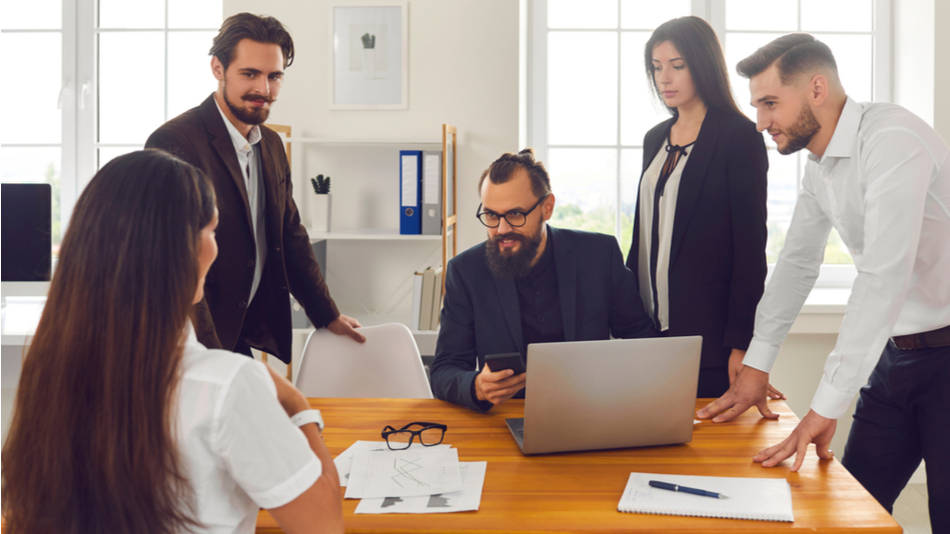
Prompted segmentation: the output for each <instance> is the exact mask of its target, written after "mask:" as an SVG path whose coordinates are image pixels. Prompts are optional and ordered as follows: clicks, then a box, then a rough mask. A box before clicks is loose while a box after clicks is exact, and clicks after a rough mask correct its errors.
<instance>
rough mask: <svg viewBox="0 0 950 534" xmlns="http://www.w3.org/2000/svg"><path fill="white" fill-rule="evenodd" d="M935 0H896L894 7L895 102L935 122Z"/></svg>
mask: <svg viewBox="0 0 950 534" xmlns="http://www.w3.org/2000/svg"><path fill="white" fill-rule="evenodd" d="M933 16H934V0H897V1H896V2H894V6H893V29H894V33H893V38H894V55H893V58H894V65H893V72H894V78H893V80H894V87H893V90H894V102H895V103H897V104H900V105H902V106H904V107H905V108H907V109H908V110H910V111H911V112H913V113H914V114H916V115H917V116H919V117H920V118H922V119H924V120H925V121H927V123H928V124H930V125H933V124H934V100H935V98H934V65H936V63H934V61H935V59H934V58H935V55H936V54H935V50H934V30H935V27H934V25H932V24H921V21H926V20H931V19H932V18H933Z"/></svg>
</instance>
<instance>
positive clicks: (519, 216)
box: [475, 195, 548, 228]
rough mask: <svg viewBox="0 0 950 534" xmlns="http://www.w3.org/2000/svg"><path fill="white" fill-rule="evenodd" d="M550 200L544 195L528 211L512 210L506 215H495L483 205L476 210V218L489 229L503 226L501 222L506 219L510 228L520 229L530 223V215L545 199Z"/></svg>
mask: <svg viewBox="0 0 950 534" xmlns="http://www.w3.org/2000/svg"><path fill="white" fill-rule="evenodd" d="M546 198H548V196H547V195H542V196H541V198H539V199H538V201H537V202H535V203H534V206H531V208H530V209H528V210H527V211H525V210H511V211H507V212H505V213H495V212H494V211H492V210H483V209H482V205H481V204H479V205H478V209H477V210H475V217H477V218H478V221H479V222H481V223H482V224H484V225H485V226H487V227H489V228H498V225H499V224H501V220H502V219H504V220H506V221H508V226H510V227H512V228H518V227H519V226H524V225H525V223H526V222H528V214H530V213H531V212H532V211H534V210H535V208H537V207H538V206H540V205H541V203H542V202H544V199H546Z"/></svg>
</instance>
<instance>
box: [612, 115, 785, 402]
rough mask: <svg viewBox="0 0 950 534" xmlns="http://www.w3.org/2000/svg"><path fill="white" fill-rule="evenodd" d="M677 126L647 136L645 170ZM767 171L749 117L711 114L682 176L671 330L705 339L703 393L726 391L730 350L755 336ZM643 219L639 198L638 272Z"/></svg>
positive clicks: (634, 257) (631, 262)
mask: <svg viewBox="0 0 950 534" xmlns="http://www.w3.org/2000/svg"><path fill="white" fill-rule="evenodd" d="M672 125H673V119H672V118H671V119H669V120H666V121H664V122H661V123H660V124H658V125H656V126H655V127H653V128H652V129H651V130H650V131H649V132H647V134H646V136H645V137H644V140H643V171H646V169H647V167H648V166H649V165H650V162H652V161H653V158H654V157H655V156H656V154H657V152H658V151H659V150H661V148H662V146H663V143H664V141H665V140H666V138H667V136H668V135H669V131H670V127H671V126H672ZM768 167H769V163H768V156H767V155H766V151H765V142H764V141H763V139H762V135H761V134H760V133H759V132H757V131H756V129H755V125H754V124H753V123H752V122H751V121H750V120H749V119H747V118H746V117H744V116H743V115H740V114H739V113H736V112H733V111H724V110H718V109H709V110H708V111H707V112H706V118H705V120H704V121H703V125H702V127H701V129H700V131H699V136H698V137H697V139H696V144H695V145H693V148H692V151H691V153H690V154H689V159H687V160H686V166H685V168H684V169H683V174H682V176H681V178H680V185H679V195H678V197H677V199H676V213H675V216H674V222H673V239H672V244H671V247H670V263H669V323H670V324H669V327H670V329H669V332H668V333H669V335H696V334H699V335H701V336H703V351H702V363H701V365H700V367H701V371H700V379H699V393H700V395H701V396H718V395H720V394H721V393H723V392H725V389H726V388H728V386H729V382H728V375H727V374H726V369H727V367H728V363H729V353H730V351H731V350H732V349H733V348H738V349H743V350H745V349H746V348H748V346H749V341H750V340H751V339H752V327H753V323H754V320H755V307H756V304H758V302H759V298H760V297H761V296H762V289H763V285H764V283H765V274H766V264H765V241H766V237H767V235H768V232H767V228H766V173H767V171H768ZM640 179H641V180H642V179H643V175H642V173H641V176H640ZM638 190H639V189H638ZM639 222H640V202H639V199H638V201H637V211H636V216H635V217H634V226H633V243H632V244H631V246H630V254H629V255H628V256H627V266H628V267H629V268H630V270H631V271H633V272H634V273H636V272H637V268H638V263H639V261H640V257H639V250H640V249H639V241H640V239H639V237H640V224H639ZM638 286H639V284H638ZM638 290H639V287H638ZM645 291H649V288H645ZM723 379H724V380H725V387H723V386H722V381H723ZM720 390H721V391H720ZM716 391H719V392H718V393H716Z"/></svg>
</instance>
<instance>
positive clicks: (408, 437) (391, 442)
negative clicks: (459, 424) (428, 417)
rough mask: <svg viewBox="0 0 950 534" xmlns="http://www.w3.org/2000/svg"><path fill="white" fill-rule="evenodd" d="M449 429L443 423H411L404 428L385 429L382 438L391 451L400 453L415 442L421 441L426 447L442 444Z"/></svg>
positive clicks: (392, 427) (389, 427)
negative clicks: (416, 440)
mask: <svg viewBox="0 0 950 534" xmlns="http://www.w3.org/2000/svg"><path fill="white" fill-rule="evenodd" d="M447 428H448V427H447V426H445V425H443V424H442V423H426V422H421V421H416V422H412V423H409V424H408V425H406V426H404V427H402V428H396V427H394V426H392V425H386V426H385V427H383V432H382V436H383V439H385V440H386V446H388V447H389V449H390V450H393V451H399V450H403V449H408V448H409V446H410V445H412V442H413V440H415V439H416V438H418V439H419V443H421V444H423V445H425V446H426V447H431V446H433V445H438V444H439V443H442V438H444V437H445V430H446V429H447Z"/></svg>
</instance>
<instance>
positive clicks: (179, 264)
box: [3, 150, 342, 533]
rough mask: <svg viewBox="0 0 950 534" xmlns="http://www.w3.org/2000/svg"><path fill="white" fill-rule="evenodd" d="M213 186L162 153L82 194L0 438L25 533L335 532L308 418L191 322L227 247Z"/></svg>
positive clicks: (319, 447)
mask: <svg viewBox="0 0 950 534" xmlns="http://www.w3.org/2000/svg"><path fill="white" fill-rule="evenodd" d="M216 225H217V209H216V207H215V200H214V192H213V190H212V188H211V187H210V184H209V183H208V182H207V180H206V179H205V178H204V176H202V175H201V173H200V171H198V170H197V169H195V168H194V167H192V166H191V165H189V164H187V163H185V162H183V161H181V160H179V159H177V158H175V157H173V156H170V155H168V154H166V153H164V152H161V151H155V150H147V151H140V152H134V153H132V154H128V155H125V156H120V157H118V158H116V159H114V160H113V161H111V162H110V163H109V164H107V165H106V166H105V167H103V168H102V169H101V170H100V171H99V172H98V173H97V174H96V176H95V177H94V178H93V179H92V181H91V182H90V183H89V185H88V187H86V189H85V191H83V193H82V195H81V196H80V197H79V200H78V202H77V203H76V207H75V209H74V211H73V215H72V219H71V220H70V224H69V227H68V229H67V232H66V235H65V236H64V238H63V242H62V247H61V248H60V255H59V263H58V265H57V268H56V273H55V275H54V277H53V279H52V283H51V284H50V289H49V295H48V298H47V302H46V306H45V308H44V310H43V315H42V317H41V319H40V322H39V325H38V327H37V329H36V334H35V336H34V338H33V341H32V343H31V346H30V348H29V351H28V353H27V355H26V358H25V359H24V362H23V370H22V374H21V377H20V383H19V388H18V391H17V397H16V407H15V412H14V416H13V421H12V424H11V427H10V431H9V435H8V438H7V440H6V443H5V444H4V446H3V516H4V520H5V522H6V528H7V530H9V531H10V532H11V533H16V532H29V533H33V532H41V533H45V532H67V533H88V532H108V533H111V532H158V533H170V532H180V531H189V532H195V531H199V532H201V531H206V532H251V531H252V530H253V528H254V524H255V522H256V518H257V511H258V508H259V507H264V508H269V509H272V510H271V511H272V513H273V515H274V516H275V518H276V519H277V520H278V522H280V523H281V525H282V526H284V527H285V528H286V529H288V530H290V531H297V532H301V531H310V530H317V529H321V530H322V531H327V530H342V515H341V510H340V495H339V479H338V478H337V475H336V471H335V469H334V468H333V462H332V459H331V458H330V456H329V454H328V452H327V449H326V447H325V446H324V445H323V442H322V440H321V438H320V435H319V430H318V429H317V426H316V425H315V424H302V425H301V426H300V428H299V429H298V428H297V427H295V426H294V424H293V423H291V419H290V418H289V417H288V415H289V414H296V413H298V412H300V411H301V410H306V409H307V408H309V406H308V405H307V401H306V399H305V398H304V397H303V395H302V394H300V392H299V391H296V390H295V389H294V388H293V387H292V386H291V385H290V384H289V383H288V382H286V381H285V380H282V379H280V378H279V377H276V375H273V373H271V374H268V371H267V370H265V368H264V366H263V365H262V364H260V363H259V362H255V361H253V360H251V359H248V358H246V357H243V356H240V355H235V354H232V353H229V352H225V351H220V350H208V349H205V348H204V346H202V345H201V344H199V343H198V342H197V340H196V339H195V336H194V332H193V330H192V328H191V323H190V320H189V313H190V310H191V309H192V307H193V303H195V302H197V301H198V300H200V299H201V296H202V288H203V286H204V277H205V274H206V273H207V272H208V268H209V267H210V266H211V264H212V262H213V261H214V259H215V256H216V255H217V245H216V244H215V239H214V228H215V226H216Z"/></svg>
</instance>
